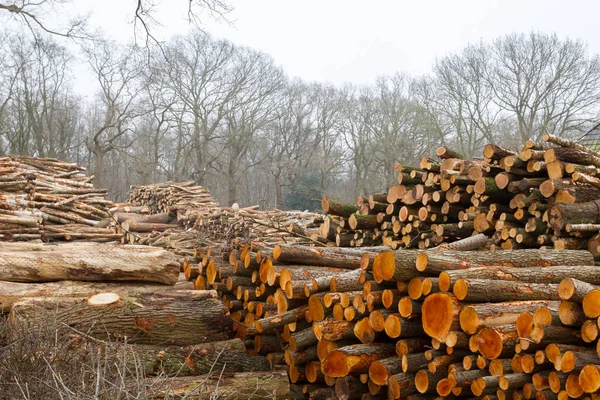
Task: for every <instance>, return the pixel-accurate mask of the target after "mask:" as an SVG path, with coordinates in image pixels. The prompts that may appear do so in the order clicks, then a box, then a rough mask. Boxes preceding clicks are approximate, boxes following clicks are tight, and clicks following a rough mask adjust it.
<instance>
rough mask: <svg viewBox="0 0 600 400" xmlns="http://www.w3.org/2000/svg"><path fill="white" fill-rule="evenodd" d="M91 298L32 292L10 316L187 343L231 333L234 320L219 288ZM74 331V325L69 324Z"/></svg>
mask: <svg viewBox="0 0 600 400" xmlns="http://www.w3.org/2000/svg"><path fill="white" fill-rule="evenodd" d="M88 300H89V299H86V298H43V297H32V298H27V299H23V300H21V301H19V302H17V303H15V304H13V307H12V310H11V313H10V317H9V321H11V322H12V323H17V322H18V321H23V320H26V321H27V323H28V324H31V325H35V324H58V325H59V326H58V328H61V327H62V326H63V325H62V324H64V325H66V326H68V327H70V328H72V329H76V330H77V331H79V332H84V333H86V334H87V335H90V336H93V337H96V338H98V339H101V340H114V339H115V338H116V339H120V340H123V339H125V338H126V339H127V341H128V342H129V343H142V344H167V345H169V344H172V345H180V346H185V345H189V344H190V343H206V342H212V341H217V340H226V339H229V337H230V335H231V330H232V320H231V319H230V317H229V313H228V311H227V309H226V307H225V304H224V303H223V302H222V301H221V300H220V299H218V298H217V294H216V292H213V291H204V290H181V291H172V292H168V293H140V294H137V295H129V296H126V297H120V296H118V300H117V301H115V302H112V303H110V304H105V305H91V304H89V303H90V302H89V301H88ZM67 331H68V329H67Z"/></svg>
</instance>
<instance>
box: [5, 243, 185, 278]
mask: <svg viewBox="0 0 600 400" xmlns="http://www.w3.org/2000/svg"><path fill="white" fill-rule="evenodd" d="M30 249H31V250H34V251H31V250H30ZM179 269H180V267H179V260H178V258H177V257H176V256H175V255H174V254H173V253H170V252H168V251H165V250H159V249H156V248H149V247H145V246H115V245H106V244H100V243H77V244H70V243H69V244H52V245H33V246H32V245H30V244H26V243H11V244H10V245H8V244H2V245H0V280H4V281H11V282H52V281H59V280H74V281H107V280H108V281H145V282H159V283H166V284H170V285H173V284H175V283H176V282H177V280H178V278H179Z"/></svg>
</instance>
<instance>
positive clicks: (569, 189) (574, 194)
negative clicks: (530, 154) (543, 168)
mask: <svg viewBox="0 0 600 400" xmlns="http://www.w3.org/2000/svg"><path fill="white" fill-rule="evenodd" d="M540 192H541V193H542V195H543V196H544V197H545V198H549V197H551V196H553V195H555V194H557V193H559V192H563V195H564V196H566V197H567V198H569V199H571V201H570V202H571V203H584V202H588V201H593V200H595V199H597V198H598V197H599V196H600V188H597V187H595V186H593V185H590V184H587V183H575V182H573V181H572V180H571V179H549V180H547V181H545V182H543V183H542V184H541V185H540Z"/></svg>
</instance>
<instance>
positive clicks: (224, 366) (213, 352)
mask: <svg viewBox="0 0 600 400" xmlns="http://www.w3.org/2000/svg"><path fill="white" fill-rule="evenodd" d="M132 352H133V356H134V357H132V359H135V360H138V361H139V363H140V364H141V366H142V368H143V369H144V373H145V374H147V375H150V374H155V375H163V374H167V375H176V376H189V375H203V374H208V373H210V372H212V371H215V372H217V371H218V372H221V371H223V372H251V371H270V365H269V362H268V361H267V359H266V358H264V357H254V356H250V355H249V354H248V353H247V352H246V346H245V345H244V342H243V341H241V340H240V339H231V340H225V341H217V342H210V343H200V344H195V345H187V346H183V347H176V346H170V347H163V346H152V345H141V344H138V345H135V346H134V347H132Z"/></svg>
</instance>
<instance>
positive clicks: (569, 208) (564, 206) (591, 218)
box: [548, 200, 600, 230]
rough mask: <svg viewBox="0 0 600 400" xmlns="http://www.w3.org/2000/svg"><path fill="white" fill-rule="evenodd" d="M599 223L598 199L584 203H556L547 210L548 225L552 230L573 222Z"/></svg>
mask: <svg viewBox="0 0 600 400" xmlns="http://www.w3.org/2000/svg"><path fill="white" fill-rule="evenodd" d="M597 223H600V200H594V201H590V202H586V203H556V204H555V205H554V206H552V207H550V209H549V211H548V226H550V228H552V229H554V230H561V229H565V228H566V226H567V225H569V224H570V225H573V224H597Z"/></svg>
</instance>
